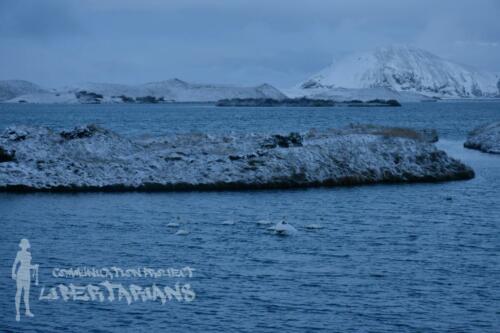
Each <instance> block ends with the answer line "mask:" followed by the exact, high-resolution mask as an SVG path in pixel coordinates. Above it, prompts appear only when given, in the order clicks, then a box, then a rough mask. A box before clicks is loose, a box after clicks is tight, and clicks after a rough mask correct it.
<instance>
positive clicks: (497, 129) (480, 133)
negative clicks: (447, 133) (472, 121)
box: [464, 122, 500, 154]
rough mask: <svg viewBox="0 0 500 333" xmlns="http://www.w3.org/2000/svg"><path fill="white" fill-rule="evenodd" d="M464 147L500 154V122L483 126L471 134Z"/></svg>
mask: <svg viewBox="0 0 500 333" xmlns="http://www.w3.org/2000/svg"><path fill="white" fill-rule="evenodd" d="M464 147H466V148H471V149H477V150H480V151H483V152H485V153H491V154H500V122H495V123H492V124H488V125H483V126H479V127H477V128H475V129H474V130H473V131H472V132H470V133H469V135H468V137H467V141H465V143H464Z"/></svg>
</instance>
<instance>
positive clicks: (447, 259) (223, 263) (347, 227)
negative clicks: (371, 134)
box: [0, 102, 500, 332]
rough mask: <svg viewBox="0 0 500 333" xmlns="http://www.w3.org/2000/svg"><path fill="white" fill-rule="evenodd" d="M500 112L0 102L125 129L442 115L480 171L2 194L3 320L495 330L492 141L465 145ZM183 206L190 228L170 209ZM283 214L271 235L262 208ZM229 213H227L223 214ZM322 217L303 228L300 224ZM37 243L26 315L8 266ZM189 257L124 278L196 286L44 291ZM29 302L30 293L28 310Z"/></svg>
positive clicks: (45, 324)
mask: <svg viewBox="0 0 500 333" xmlns="http://www.w3.org/2000/svg"><path fill="white" fill-rule="evenodd" d="M499 120H500V103H494V102H469V103H458V102H457V103H422V104H408V105H405V106H403V107H402V108H386V109H384V108H381V109H365V108H359V109H358V108H327V109H307V108H300V109H285V108H270V109H253V108H242V109H231V108H229V109H225V108H224V109H223V108H214V107H211V106H207V105H205V106H200V105H172V106H164V105H155V106H123V105H120V106H99V105H97V106H93V105H92V106H85V105H84V106H43V105H42V106H33V105H2V104H0V127H6V126H7V125H10V124H43V125H47V126H51V127H55V128H63V127H72V126H75V125H78V124H84V123H88V122H94V123H98V124H101V125H102V126H104V127H107V128H111V129H113V130H115V131H117V132H119V133H121V134H124V135H128V136H143V135H157V134H161V133H167V132H190V131H202V132H209V133H216V132H229V131H238V132H239V131H253V132H286V131H290V130H306V129H309V128H312V127H316V128H327V127H338V126H342V125H345V124H349V123H357V122H361V123H378V124H386V125H397V126H411V127H416V128H426V127H432V128H436V129H437V130H438V132H439V134H440V137H441V141H440V143H439V146H440V147H441V148H443V149H445V150H446V151H448V153H449V154H451V155H452V156H456V157H457V158H460V159H462V160H463V161H464V162H466V163H467V164H469V165H471V166H472V167H473V168H474V170H475V171H476V178H474V179H473V180H470V181H460V182H448V183H439V184H411V185H404V184H403V185H376V186H358V187H348V188H319V189H309V190H286V191H283V190H280V191H254V192H243V191H241V192H212V193H210V192H201V193H200V192H192V193H124V194H111V193H104V194H96V193H94V194H92V193H84V194H5V193H4V194H0V218H1V223H2V225H1V226H2V230H1V233H0V260H1V263H0V295H2V297H1V298H0V331H1V332H3V331H7V332H9V331H32V332H58V331H61V330H63V329H64V328H67V329H68V330H69V331H75V332H82V331H94V332H122V331H130V332H136V331H169V332H190V331H193V332H220V331H231V332H235V331H243V332H245V331H246V332H276V331H279V332H312V331H327V332H498V330H499V328H500V259H499V258H500V256H499V252H500V199H499V198H500V157H499V156H493V155H488V154H484V153H480V152H477V151H471V150H465V149H463V148H462V143H463V140H464V139H465V135H466V133H467V131H469V130H470V129H472V128H473V127H474V126H476V125H478V124H481V123H484V122H490V121H499ZM177 217H180V219H181V225H182V229H186V230H189V231H190V233H189V235H185V236H181V235H175V230H176V229H175V228H169V227H167V224H168V223H169V222H171V221H174V220H176V218H177ZM283 217H286V218H287V219H288V221H289V223H291V224H292V225H294V226H295V227H296V228H297V229H298V231H299V233H298V235H296V236H294V237H277V236H275V235H273V234H271V233H270V232H268V231H267V230H266V228H267V226H259V225H257V224H256V221H257V220H260V219H267V218H270V219H272V220H277V219H280V218H283ZM225 220H234V221H235V224H234V225H224V224H222V222H223V221H225ZM313 223H314V224H320V225H321V226H323V228H322V229H313V230H309V229H307V228H306V226H307V225H309V224H313ZM23 237H25V238H28V239H29V241H30V243H31V252H32V256H33V264H39V265H40V271H39V280H40V284H39V285H38V286H35V285H34V283H33V282H32V284H31V298H30V304H31V308H32V312H33V313H34V314H35V317H34V318H27V317H24V316H21V321H20V322H16V321H15V308H14V294H15V289H16V285H15V281H14V280H12V279H11V267H12V263H13V260H14V258H15V256H16V252H17V250H18V243H19V240H20V239H21V238H23ZM83 266H86V267H111V266H118V267H122V268H136V267H151V268H167V267H176V268H181V267H185V266H189V267H191V268H193V269H194V275H193V277H191V278H186V277H184V278H168V277H163V278H159V279H152V278H121V279H118V280H114V281H113V282H120V283H122V284H123V285H124V286H128V285H130V284H131V283H134V284H137V285H139V286H143V287H146V286H151V285H152V284H153V283H156V284H158V285H162V286H166V285H168V286H171V287H173V286H174V285H175V283H176V282H179V283H180V284H181V285H182V284H184V283H189V284H190V285H191V288H192V290H193V291H194V292H195V294H196V298H195V299H194V300H193V301H192V302H186V301H184V300H183V301H177V300H172V301H169V302H167V303H166V304H164V305H162V304H161V303H160V302H159V301H156V302H152V301H147V302H140V301H138V302H132V303H131V304H130V305H128V304H127V303H126V301H125V300H121V301H118V300H115V301H107V300H106V301H104V302H102V303H100V302H97V301H94V302H92V301H82V300H76V301H75V300H72V299H70V300H68V301H66V302H65V301H63V300H61V299H59V300H52V301H48V300H40V299H39V296H40V292H41V287H42V286H44V287H45V289H44V290H45V294H46V293H47V290H48V289H49V288H50V287H54V286H57V285H58V284H65V285H69V284H70V283H74V284H77V285H87V284H94V285H98V284H99V283H100V282H102V281H104V280H105V279H103V278H80V279H69V278H61V277H54V276H52V272H53V269H54V268H56V269H57V268H69V267H75V268H76V267H83ZM21 314H24V305H22V312H21Z"/></svg>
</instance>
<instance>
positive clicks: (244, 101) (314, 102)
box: [216, 97, 401, 107]
mask: <svg viewBox="0 0 500 333" xmlns="http://www.w3.org/2000/svg"><path fill="white" fill-rule="evenodd" d="M216 105H217V106H241V107H274V106H282V107H283V106H285V107H332V106H355V107H380V106H401V104H400V103H399V102H398V101H396V100H394V99H390V100H384V99H373V100H369V101H366V102H363V101H361V100H349V101H334V100H331V99H314V98H307V97H300V98H283V99H272V98H231V99H222V100H219V101H217V103H216Z"/></svg>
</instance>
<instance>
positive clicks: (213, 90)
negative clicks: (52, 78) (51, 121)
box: [0, 79, 286, 104]
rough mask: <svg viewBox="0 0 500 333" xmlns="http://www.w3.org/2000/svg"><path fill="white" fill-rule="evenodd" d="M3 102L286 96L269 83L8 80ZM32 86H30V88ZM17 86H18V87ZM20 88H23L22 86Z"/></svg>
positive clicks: (1, 88)
mask: <svg viewBox="0 0 500 333" xmlns="http://www.w3.org/2000/svg"><path fill="white" fill-rule="evenodd" d="M2 82H7V81H0V101H4V102H8V103H21V102H24V103H53V104H75V103H81V104H97V103H161V102H216V101H218V100H220V99H231V98H272V99H278V100H281V99H284V98H286V96H285V95H284V94H283V93H282V92H281V91H279V90H278V89H276V88H274V87H273V86H271V85H269V84H262V85H259V86H255V87H240V86H231V85H221V84H198V83H188V82H185V81H182V80H179V79H171V80H166V81H160V82H151V83H146V84H141V85H125V84H114V83H83V84H78V85H72V86H66V87H63V88H60V89H57V90H51V91H46V90H43V89H37V88H36V87H37V86H36V85H34V84H32V83H29V82H26V81H16V82H25V83H26V84H25V85H26V87H24V86H22V85H21V84H20V83H18V84H13V83H12V82H13V81H8V82H9V84H7V83H5V84H4V86H5V87H4V86H2ZM30 85H33V87H31V89H28V88H29V87H30ZM16 87H17V88H16ZM21 87H24V88H23V89H21Z"/></svg>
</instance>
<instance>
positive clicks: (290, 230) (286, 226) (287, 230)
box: [167, 217, 323, 236]
mask: <svg viewBox="0 0 500 333" xmlns="http://www.w3.org/2000/svg"><path fill="white" fill-rule="evenodd" d="M256 223H257V225H259V226H267V225H271V226H270V227H268V228H267V230H268V231H270V232H271V233H272V234H274V235H278V236H294V235H297V234H298V230H297V229H296V228H295V227H294V226H293V225H291V224H290V223H288V222H287V221H286V218H283V219H282V220H281V221H279V222H278V223H274V222H273V221H271V220H258V221H257V222H256ZM221 224H222V225H225V226H231V225H235V224H236V221H234V220H225V221H222V222H221ZM183 225H184V224H183V223H182V222H181V219H180V217H177V218H176V220H175V221H172V222H170V223H168V224H167V227H168V228H172V229H176V232H175V235H177V236H186V235H189V233H190V232H189V230H187V229H184V228H183ZM305 228H306V229H309V230H314V229H322V228H323V226H322V225H321V224H317V223H313V224H308V225H306V226H305Z"/></svg>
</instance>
